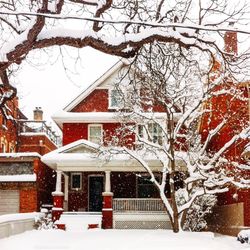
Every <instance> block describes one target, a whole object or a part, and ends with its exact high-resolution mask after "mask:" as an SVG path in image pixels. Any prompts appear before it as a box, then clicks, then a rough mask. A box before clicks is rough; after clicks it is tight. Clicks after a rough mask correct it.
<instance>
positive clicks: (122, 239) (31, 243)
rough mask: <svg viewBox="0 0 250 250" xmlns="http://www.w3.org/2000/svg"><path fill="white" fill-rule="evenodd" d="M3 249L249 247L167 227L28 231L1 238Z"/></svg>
mask: <svg viewBox="0 0 250 250" xmlns="http://www.w3.org/2000/svg"><path fill="white" fill-rule="evenodd" d="M0 249H1V250H17V249H18V250H19V249H25V250H31V249H32V250H38V249H39V250H65V249H67V250H71V249H72V250H73V249H74V250H81V249H93V250H152V249H157V250H166V249H171V250H189V249H190V250H236V249H237V250H238V249H250V245H248V244H241V243H239V242H237V241H236V238H235V237H227V236H214V235H213V234H212V233H179V234H174V233H172V232H171V231H168V230H100V229H92V230H85V231H84V230H83V231H81V232H79V231H77V232H76V231H66V232H65V231H62V230H42V231H36V230H33V231H28V232H25V233H23V234H19V235H15V236H11V237H9V238H5V239H2V240H0Z"/></svg>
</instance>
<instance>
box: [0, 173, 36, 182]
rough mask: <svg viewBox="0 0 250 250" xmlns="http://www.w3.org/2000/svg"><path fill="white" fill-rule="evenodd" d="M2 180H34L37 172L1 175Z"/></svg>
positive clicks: (0, 179)
mask: <svg viewBox="0 0 250 250" xmlns="http://www.w3.org/2000/svg"><path fill="white" fill-rule="evenodd" d="M0 181H1V182H34V181H36V174H19V175H0Z"/></svg>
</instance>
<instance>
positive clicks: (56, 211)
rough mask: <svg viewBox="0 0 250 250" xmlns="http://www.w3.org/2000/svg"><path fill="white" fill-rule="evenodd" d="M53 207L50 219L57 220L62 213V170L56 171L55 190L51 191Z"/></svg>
mask: <svg viewBox="0 0 250 250" xmlns="http://www.w3.org/2000/svg"><path fill="white" fill-rule="evenodd" d="M52 196H53V208H52V220H53V221H56V220H59V218H60V216H61V214H62V213H63V196H64V195H63V192H62V171H59V170H57V171H56V191H54V192H52Z"/></svg>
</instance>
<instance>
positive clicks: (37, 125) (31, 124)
mask: <svg viewBox="0 0 250 250" xmlns="http://www.w3.org/2000/svg"><path fill="white" fill-rule="evenodd" d="M18 127H19V129H18V131H19V134H22V133H37V134H38V133H45V134H46V135H47V136H48V137H49V138H50V140H51V141H52V142H53V143H55V144H56V145H58V146H59V145H60V144H61V138H60V136H59V135H57V133H56V132H55V131H54V130H53V129H52V128H51V127H50V126H48V125H47V124H46V122H45V121H30V120H28V121H27V120H19V121H18Z"/></svg>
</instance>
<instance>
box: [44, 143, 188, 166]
mask: <svg viewBox="0 0 250 250" xmlns="http://www.w3.org/2000/svg"><path fill="white" fill-rule="evenodd" d="M80 146H83V147H82V151H80V150H78V151H76V150H74V149H76V148H77V147H78V148H79V147H80ZM86 147H87V148H89V149H90V148H91V149H92V150H89V151H86V150H85V148H86ZM99 148H100V146H99V145H97V144H95V143H92V142H89V141H86V140H83V139H81V140H78V141H75V142H73V143H70V144H68V145H66V146H63V147H61V148H59V149H56V150H54V151H52V152H50V153H48V154H46V155H44V156H43V157H42V158H41V160H42V161H43V162H44V163H45V164H47V165H48V166H50V167H51V168H53V169H60V170H64V171H105V170H111V171H145V170H144V168H143V167H142V166H141V164H140V163H139V162H138V161H137V160H135V159H132V158H131V157H130V156H129V155H128V154H126V153H118V154H114V155H112V156H111V157H108V158H107V156H105V155H99V154H98V149H99ZM143 159H144V160H145V161H147V162H148V163H149V164H150V165H151V166H152V169H154V170H155V171H160V170H161V167H162V165H161V162H160V161H159V160H158V158H157V157H156V156H155V155H154V154H149V153H148V154H147V155H143ZM177 161H178V165H179V166H181V167H183V166H184V161H183V154H182V155H181V156H180V157H179V160H177Z"/></svg>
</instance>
